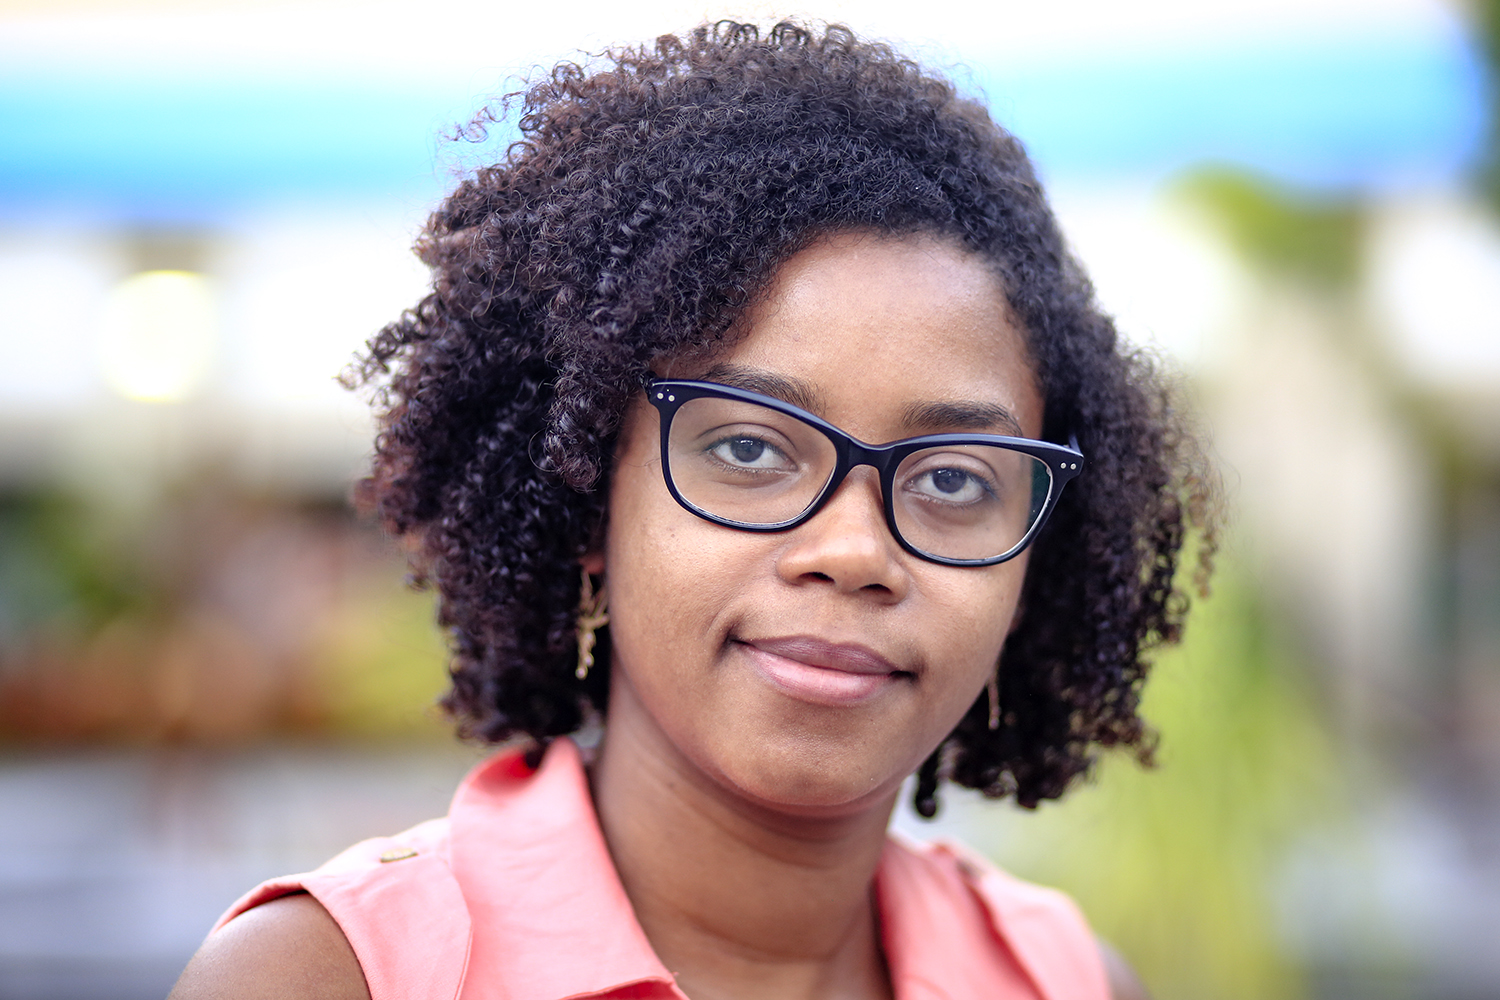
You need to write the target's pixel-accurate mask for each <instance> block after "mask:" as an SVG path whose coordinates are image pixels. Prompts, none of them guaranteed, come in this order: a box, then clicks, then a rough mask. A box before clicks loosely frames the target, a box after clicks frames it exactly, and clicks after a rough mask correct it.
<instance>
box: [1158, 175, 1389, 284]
mask: <svg viewBox="0 0 1500 1000" xmlns="http://www.w3.org/2000/svg"><path fill="white" fill-rule="evenodd" d="M1173 193H1174V194H1175V195H1176V196H1177V197H1178V198H1180V199H1181V200H1183V201H1185V202H1186V203H1187V204H1188V205H1189V206H1191V207H1193V208H1196V209H1198V210H1199V211H1201V212H1202V213H1203V214H1204V215H1206V216H1207V217H1208V219H1209V221H1210V223H1211V224H1212V225H1213V226H1214V227H1215V228H1217V229H1218V230H1219V231H1220V232H1221V233H1222V234H1223V236H1224V238H1225V239H1226V240H1227V241H1228V242H1229V244H1230V245H1231V246H1232V247H1233V248H1234V249H1235V251H1236V252H1237V253H1238V254H1239V255H1240V256H1241V258H1242V259H1244V260H1245V262H1246V263H1248V264H1249V265H1250V266H1251V267H1252V268H1254V269H1255V270H1257V271H1260V272H1261V273H1263V274H1265V275H1266V276H1268V277H1271V278H1274V279H1278V280H1288V281H1291V282H1292V283H1294V284H1297V285H1303V286H1308V287H1311V288H1312V289H1314V290H1317V291H1323V292H1336V291H1343V290H1347V289H1350V288H1352V287H1353V286H1354V285H1355V283H1356V282H1357V281H1358V279H1359V273H1360V261H1361V255H1362V248H1363V246H1364V235H1365V213H1364V211H1363V209H1362V207H1361V206H1360V205H1359V204H1358V203H1357V202H1354V201H1351V200H1347V199H1334V198H1326V197H1318V196H1315V195H1311V194H1308V193H1305V192H1300V191H1296V190H1293V189H1291V188H1288V187H1286V186H1284V185H1281V184H1278V183H1276V182H1275V181H1272V180H1269V179H1267V178H1262V177H1256V176H1254V175H1252V174H1248V173H1246V172H1244V171H1241V170H1236V169H1233V168H1229V167H1205V168H1203V169H1200V170H1196V171H1194V172H1192V173H1190V174H1188V175H1187V176H1185V177H1183V178H1182V179H1180V180H1179V181H1178V182H1177V183H1176V185H1174V192H1173Z"/></svg>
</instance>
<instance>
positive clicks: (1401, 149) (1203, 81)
mask: <svg viewBox="0 0 1500 1000" xmlns="http://www.w3.org/2000/svg"><path fill="white" fill-rule="evenodd" d="M971 64H972V65H973V66H974V69H973V72H972V77H971V79H972V83H973V84H974V85H975V86H977V87H979V88H980V89H981V90H982V91H983V92H984V94H985V95H986V96H987V97H988V99H989V101H990V105H991V108H992V110H993V113H994V115H995V117H996V118H997V119H998V120H999V121H1001V122H1002V124H1005V125H1007V126H1008V127H1010V128H1011V129H1012V130H1013V131H1014V132H1015V133H1016V134H1017V135H1019V136H1020V137H1021V139H1022V140H1023V141H1024V142H1025V143H1026V144H1027V147H1028V148H1029V149H1030V150H1031V152H1032V155H1033V157H1034V158H1035V159H1036V161H1037V163H1038V165H1039V168H1040V170H1041V172H1042V174H1043V176H1044V177H1046V178H1048V179H1050V180H1063V179H1067V180H1072V179H1082V180H1109V179H1115V178H1121V177H1130V178H1138V179H1139V178H1143V179H1146V180H1152V179H1159V178H1161V177H1163V176H1166V175H1168V174H1170V173H1172V172H1174V171H1176V170H1180V169H1183V168H1185V167H1187V166H1190V165H1192V164H1194V163H1200V162H1204V161H1214V162H1231V163H1237V164H1241V165H1243V166H1246V167H1249V168H1251V169H1255V170H1260V171H1264V172H1266V173H1269V174H1272V175H1274V176H1277V177H1280V178H1282V179H1283V180H1287V181H1290V182H1293V183H1302V184H1307V185H1314V186H1320V187H1335V188H1375V189H1378V188H1384V187H1390V186H1392V185H1397V186H1399V185H1406V184H1425V183H1433V182H1437V183H1442V182H1452V181H1453V180H1454V179H1455V178H1457V177H1458V176H1459V175H1460V174H1461V173H1462V172H1463V170H1464V169H1466V166H1467V164H1468V163H1469V162H1470V161H1471V160H1472V159H1473V157H1474V155H1475V153H1476V151H1477V149H1478V147H1479V143H1480V139H1481V136H1482V134H1483V128H1484V97H1483V95H1484V79H1483V72H1482V68H1481V64H1480V61H1479V59H1478V58H1477V56H1476V54H1475V52H1474V51H1473V50H1472V48H1471V47H1470V46H1469V44H1468V43H1467V42H1466V40H1465V39H1463V38H1462V37H1461V36H1457V35H1451V36H1441V35H1434V34H1425V35H1412V36H1409V37H1401V38H1393V37H1386V38H1373V39H1372V38H1365V39H1360V38H1358V37H1355V38H1346V39H1342V40H1340V41H1339V42H1338V44H1336V45H1331V44H1329V43H1327V42H1320V43H1317V44H1314V43H1312V42H1308V43H1306V44H1291V43H1283V44H1280V45H1278V46H1277V47H1275V48H1266V47H1264V46H1262V47H1259V48H1252V47H1244V48H1240V49H1229V50H1225V49H1223V48H1222V47H1220V48H1217V49H1213V50H1206V51H1193V52H1182V51H1179V52H1176V53H1174V54H1169V55H1163V54H1156V55H1149V56H1148V55H1139V56H1131V55H1128V54H1122V55H1119V56H1116V57H1113V58H1111V59H1108V60H1098V59H1089V60H1083V59H1080V60H1078V61H1076V62H1068V61H1053V62H1048V63H1045V64H1042V63H1038V64H1033V65H1020V64H1006V63H1004V62H1003V61H1001V60H998V59H994V60H987V61H985V60H973V61H971ZM481 103H482V100H481V99H480V98H478V97H472V98H471V97H470V96H469V95H456V94H455V92H454V89H453V88H451V87H448V88H447V89H444V88H443V87H440V86H437V85H433V84H430V83H427V84H422V83H413V82H411V81H398V80H391V79H384V80H380V81H378V82H369V83H357V82H347V81H345V82H337V81H330V80H328V79H326V78H318V79H313V78H309V79H305V80H295V79H279V80H271V79H264V78H236V77H233V76H229V75H226V76H225V77H223V78H218V79H196V78H187V77H181V78H173V77H172V76H170V75H158V76H155V77H151V78H146V77H130V78H117V77H107V76H105V75H103V74H100V73H97V72H90V71H88V70H78V69H70V68H67V67H55V68H49V69H45V70H36V69H33V70H30V71H27V72H24V73H23V72H18V71H15V70H10V71H7V70H3V69H0V213H3V214H7V215H15V214H17V213H24V212H27V211H28V210H35V209H36V208H38V207H40V206H56V205H59V204H67V205H73V206H78V207H87V208H88V209H89V210H91V211H93V212H95V213H104V214H107V215H112V216H120V217H125V218H131V219H140V220H148V221H149V220H152V219H171V220H177V221H180V220H182V219H184V218H212V217H213V216H215V215H217V214H220V213H223V212H225V211H227V210H233V209H234V208H235V207H236V206H238V205H242V204H244V203H247V202H261V201H265V200H267V199H275V198H279V197H309V196H311V197H318V196H338V197H341V198H342V197H361V196H389V195H397V196H415V197H422V198H427V197H431V196H434V195H436V194H437V193H438V192H439V191H440V190H441V189H442V188H443V187H445V186H447V183H448V179H447V177H446V176H445V173H446V169H445V165H447V164H451V163H452V162H454V161H456V160H458V159H460V158H466V157H465V152H464V151H463V150H461V149H451V148H450V149H444V148H443V144H442V143H441V142H440V140H439V136H440V134H441V133H442V132H444V131H446V130H450V129H451V128H452V126H453V125H454V123H456V122H459V121H462V120H465V119H467V118H468V117H469V116H470V114H471V113H472V112H473V111H474V110H475V108H477V107H478V106H479V104H481ZM435 164H436V165H437V166H435Z"/></svg>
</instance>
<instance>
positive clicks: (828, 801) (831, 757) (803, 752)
mask: <svg viewBox="0 0 1500 1000" xmlns="http://www.w3.org/2000/svg"><path fill="white" fill-rule="evenodd" d="M799 742H801V745H794V746H790V747H784V748H782V749H781V750H780V752H777V750H776V749H775V748H773V747H771V746H765V747H763V750H764V752H763V753H759V754H756V755H755V756H754V758H753V759H749V760H746V759H743V758H742V759H740V760H737V761H735V762H734V763H733V764H731V765H729V766H727V767H724V768H721V769H720V775H721V780H723V781H724V782H725V783H726V784H727V785H728V786H729V787H730V788H731V789H732V790H734V791H735V792H737V793H738V794H739V795H741V796H743V797H744V798H746V799H749V800H750V801H752V802H755V803H757V804H759V805H761V806H764V807H766V808H769V809H773V810H776V811H780V812H787V813H791V814H795V815H827V816H840V815H848V814H851V813H857V812H863V811H865V810H866V809H870V808H876V807H886V806H888V800H889V799H890V798H891V797H892V796H894V795H895V794H896V792H897V791H899V790H900V787H901V782H902V781H904V780H905V778H906V775H907V771H906V769H904V768H901V767H899V766H898V767H894V768H888V767H882V766H880V762H879V761H878V760H875V759H872V756H873V755H872V754H870V753H869V751H868V749H864V750H863V751H862V752H850V751H848V750H843V749H840V748H822V749H818V748H815V747H812V746H808V745H807V742H811V741H799Z"/></svg>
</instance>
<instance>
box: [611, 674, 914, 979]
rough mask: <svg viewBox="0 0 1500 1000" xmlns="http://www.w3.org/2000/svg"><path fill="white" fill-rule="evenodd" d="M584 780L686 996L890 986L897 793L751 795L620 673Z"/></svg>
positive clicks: (649, 928) (639, 908) (651, 932)
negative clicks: (887, 902)
mask: <svg viewBox="0 0 1500 1000" xmlns="http://www.w3.org/2000/svg"><path fill="white" fill-rule="evenodd" d="M591 784H592V787H593V794H594V803H595V807H596V809H597V810H598V814H599V822H600V825H601V827H602V829H603V831H604V837H605V840H606V841H607V842H608V844H609V849H610V854H611V856H612V857H613V859H614V863H615V867H616V869H617V870H618V872H619V875H620V880H621V882H622V884H623V885H624V887H625V892H626V894H627V895H628V896H629V897H630V901H631V904H632V906H633V907H634V909H635V913H636V918H637V919H638V920H639V921H640V924H641V927H642V929H643V930H644V931H645V932H646V937H647V938H648V939H649V940H650V941H651V944H652V947H653V948H655V950H656V953H657V955H658V957H660V958H661V960H662V962H663V963H664V964H665V965H666V966H667V968H668V969H671V970H672V971H673V972H674V973H675V974H676V975H677V981H678V985H679V986H680V987H681V988H682V990H683V991H684V992H685V993H687V994H688V996H690V997H692V998H693V1000H719V998H731V997H732V998H735V1000H749V998H759V997H768V998H769V997H776V998H783V1000H797V998H801V997H807V998H812V997H819V998H839V1000H856V998H858V1000H867V998H888V997H889V996H890V987H889V983H888V976H887V975H886V972H885V966H884V959H883V957H882V954H881V951H880V944H879V924H878V920H877V917H876V912H875V905H874V895H873V883H874V876H875V869H876V866H877V865H878V864H879V860H880V853H881V850H882V848H883V847H884V844H885V828H886V823H887V821H888V820H889V817H890V810H891V807H892V805H893V804H894V801H895V795H894V793H892V794H890V795H888V796H886V797H884V798H883V799H882V800H881V801H879V802H877V803H875V804H872V805H866V806H863V807H861V808H858V809H852V810H848V811H840V812H838V813H836V814H833V815H824V814H812V815H807V814H788V812H786V811H782V810H777V809H774V808H772V807H771V806H769V805H767V804H763V803H756V802H752V801H749V800H748V799H747V798H746V797H745V796H742V795H738V794H736V793H735V792H734V790H732V789H729V788H726V787H725V786H724V784H723V783H721V782H720V781H718V780H716V779H715V778H714V777H712V776H710V775H708V774H705V773H704V772H703V770H702V769H701V768H699V767H697V766H695V765H693V763H692V762H691V761H688V760H687V759H686V758H685V757H684V756H683V755H682V754H681V752H680V751H678V750H677V748H676V747H675V746H674V745H673V744H672V743H671V741H670V740H669V739H668V738H667V737H666V735H665V734H664V733H662V732H661V730H660V729H659V728H658V727H657V726H656V725H655V723H654V721H652V720H651V719H650V717H649V715H648V714H647V713H646V712H645V711H644V710H643V709H642V708H641V706H640V704H639V702H638V701H636V699H635V697H634V693H633V692H632V691H631V690H630V689H629V685H628V682H625V683H621V682H618V681H617V682H616V683H615V685H614V689H613V690H612V691H611V695H610V721H609V729H608V733H607V735H606V737H605V740H604V743H603V744H602V745H601V747H600V751H599V755H598V757H597V759H596V762H595V764H594V766H593V769H592V773H591Z"/></svg>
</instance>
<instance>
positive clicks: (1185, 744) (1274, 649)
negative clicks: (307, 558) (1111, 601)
mask: <svg viewBox="0 0 1500 1000" xmlns="http://www.w3.org/2000/svg"><path fill="white" fill-rule="evenodd" d="M1297 666H1298V665H1297V664H1296V663H1295V662H1293V661H1290V660H1289V659H1288V658H1287V657H1286V655H1285V653H1284V651H1283V650H1282V649H1281V648H1280V646H1279V645H1278V644H1277V642H1276V641H1275V640H1274V638H1273V636H1272V634H1271V633H1270V631H1269V629H1268V626H1267V619H1266V616H1265V613H1264V611H1263V609H1262V608H1261V606H1260V604H1259V602H1258V600H1257V598H1256V595H1255V593H1254V591H1253V590H1252V589H1251V588H1250V587H1249V586H1248V585H1247V584H1246V583H1245V582H1244V581H1243V580H1240V579H1235V578H1230V579H1229V580H1227V581H1222V582H1221V583H1220V584H1219V587H1218V591H1217V593H1216V594H1215V595H1214V596H1213V597H1212V598H1211V599H1209V600H1207V601H1204V602H1202V604H1201V606H1200V607H1198V608H1197V609H1196V610H1195V612H1194V616H1193V619H1192V621H1191V623H1190V627H1189V629H1188V632H1187V635H1186V638H1185V642H1184V645H1182V646H1181V647H1178V648H1175V649H1171V650H1167V651H1164V652H1163V653H1162V654H1161V656H1160V658H1159V660H1158V662H1157V664H1156V667H1155V669H1154V671H1153V676H1152V678H1151V681H1150V684H1149V685H1148V686H1147V689H1146V695H1145V703H1144V708H1143V711H1144V714H1145V715H1146V717H1147V718H1148V719H1150V720H1151V721H1152V723H1153V724H1154V725H1156V726H1157V727H1158V728H1159V730H1160V732H1161V734H1162V743H1161V748H1160V753H1159V766H1158V767H1157V768H1156V769H1154V770H1149V771H1147V770H1142V769H1140V768H1139V767H1136V766H1135V765H1134V764H1133V763H1132V762H1130V761H1129V760H1127V759H1125V758H1123V757H1118V756H1117V757H1112V758H1109V759H1107V760H1105V761H1104V762H1103V763H1102V765H1101V767H1100V768H1099V771H1098V773H1097V775H1096V776H1095V780H1094V781H1093V782H1092V783H1091V784H1090V785H1089V786H1086V787H1084V788H1081V789H1078V790H1077V791H1075V792H1074V793H1072V794H1071V795H1070V796H1069V797H1068V798H1067V799H1065V800H1064V801H1063V802H1062V803H1058V804H1048V805H1045V806H1043V808H1042V809H1041V810H1039V811H1038V812H1036V813H1034V814H1027V813H1024V812H1021V811H1019V810H1016V811H1011V812H1007V813H1003V814H1001V815H1000V816H998V817H996V822H994V823H993V824H992V825H991V826H990V827H989V829H988V830H987V831H986V832H987V833H988V843H982V844H981V845H980V846H983V847H985V848H987V849H988V852H989V853H990V854H991V855H992V856H993V857H995V858H996V859H997V861H998V862H999V863H1000V864H1001V865H1003V866H1004V867H1005V868H1007V869H1008V870H1010V871H1012V872H1015V873H1016V874H1018V875H1020V876H1022V877H1024V878H1029V879H1033V880H1035V881H1038V882H1043V883H1047V884H1051V885H1056V886H1059V887H1061V888H1063V889H1064V890H1066V891H1068V892H1069V893H1071V894H1072V895H1073V897H1074V898H1075V899H1076V900H1078V902H1079V904H1080V905H1081V906H1082V907H1083V909H1084V911H1085V912H1086V913H1087V914H1088V916H1089V919H1090V922H1091V923H1092V924H1093V926H1094V928H1095V929H1096V931H1097V932H1098V933H1099V934H1100V935H1101V936H1102V937H1104V938H1105V939H1106V940H1109V941H1111V942H1112V943H1114V944H1115V946H1116V947H1117V948H1119V949H1120V951H1121V952H1122V953H1123V954H1125V955H1126V956H1127V958H1128V959H1129V960H1130V961H1131V962H1132V963H1133V964H1134V965H1135V966H1136V968H1137V969H1138V970H1139V972H1140V974H1141V977H1142V979H1143V980H1144V981H1145V982H1146V984H1147V985H1148V987H1149V988H1150V989H1151V990H1152V991H1153V993H1154V995H1155V996H1156V997H1157V998H1158V1000H1176V998H1183V1000H1186V998H1190V997H1216V998H1219V1000H1237V998H1245V1000H1250V998H1256V1000H1267V998H1296V997H1300V996H1304V995H1306V987H1305V984H1304V982H1303V977H1302V974H1301V971H1300V970H1299V969H1298V968H1297V967H1296V964H1295V962H1294V961H1293V960H1292V959H1291V958H1289V957H1288V956H1287V955H1285V954H1284V953H1283V950H1282V949H1281V948H1280V947H1279V945H1278V941H1277V937H1276V928H1275V914H1274V912H1273V892H1272V885H1273V882H1274V880H1275V879H1276V877H1277V876H1278V872H1279V870H1280V868H1281V864H1282V859H1283V857H1284V854H1285V850H1286V848H1287V846H1288V844H1289V842H1290V841H1291V840H1292V839H1293V838H1294V837H1295V836H1296V835H1297V834H1298V833H1299V832H1301V831H1305V830H1307V829H1308V827H1309V824H1315V823H1319V822H1321V821H1323V820H1327V821H1330V822H1331V821H1332V820H1333V819H1334V816H1333V814H1334V812H1335V810H1336V806H1335V805H1334V803H1336V802H1337V801H1338V799H1339V789H1340V787H1341V786H1340V775H1339V767H1338V765H1337V764H1336V763H1335V759H1334V756H1333V753H1332V751H1331V747H1330V743H1329V738H1328V736H1327V734H1326V730H1325V727H1324V724H1323V722H1322V720H1321V718H1320V715H1319V712H1318V709H1317V707H1316V703H1315V700H1314V695H1313V692H1312V691H1311V690H1310V686H1309V685H1308V684H1307V683H1305V681H1304V679H1303V677H1302V673H1301V671H1299V670H1298V669H1297ZM984 836H985V834H983V833H981V834H980V835H979V838H978V839H982V838H984Z"/></svg>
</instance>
